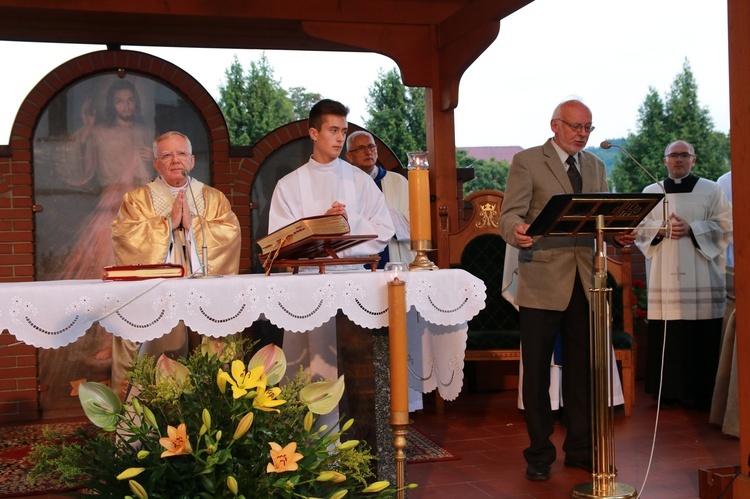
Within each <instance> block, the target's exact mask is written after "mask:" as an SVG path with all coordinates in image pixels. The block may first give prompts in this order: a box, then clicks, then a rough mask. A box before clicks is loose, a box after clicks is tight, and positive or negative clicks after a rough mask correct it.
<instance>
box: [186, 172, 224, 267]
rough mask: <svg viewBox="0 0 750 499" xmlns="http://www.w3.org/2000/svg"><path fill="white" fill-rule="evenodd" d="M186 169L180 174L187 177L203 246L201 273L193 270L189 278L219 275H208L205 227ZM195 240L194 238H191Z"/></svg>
mask: <svg viewBox="0 0 750 499" xmlns="http://www.w3.org/2000/svg"><path fill="white" fill-rule="evenodd" d="M188 173H189V172H188V170H187V169H184V168H183V170H182V176H183V177H185V178H186V179H187V184H188V190H189V191H190V197H191V198H193V206H195V211H196V213H195V216H196V217H198V225H200V228H201V237H202V238H203V246H202V247H201V256H203V274H196V273H195V272H193V273H192V274H191V275H190V277H191V278H200V277H221V275H208V246H207V245H206V228H205V227H204V226H203V220H201V217H200V215H199V214H198V203H197V202H196V200H195V194H194V193H193V186H192V185H191V183H190V177H188ZM193 240H195V238H193Z"/></svg>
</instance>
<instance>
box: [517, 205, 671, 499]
mask: <svg viewBox="0 0 750 499" xmlns="http://www.w3.org/2000/svg"><path fill="white" fill-rule="evenodd" d="M663 197H664V195H663V194H645V193H643V194H609V193H586V194H558V195H556V196H553V197H552V198H551V199H550V200H549V202H548V203H547V204H546V205H545V207H544V209H543V210H542V212H541V213H540V214H539V216H538V217H537V218H536V219H535V220H534V222H533V223H532V224H531V226H530V227H529V229H528V230H527V231H526V235H529V236H545V237H554V236H568V237H594V238H595V252H594V287H593V288H591V289H589V294H590V297H591V299H590V301H589V311H590V312H589V323H590V326H591V327H590V330H591V394H592V402H591V421H592V443H593V447H592V453H593V456H592V457H593V459H592V463H593V467H592V473H591V476H592V481H591V482H590V483H589V482H587V483H581V484H578V485H576V486H575V487H573V489H572V490H571V492H570V497H573V498H623V499H624V498H631V497H636V496H637V492H636V490H635V489H634V488H633V487H631V486H630V485H625V484H622V483H617V482H615V477H616V476H617V468H616V467H615V445H614V443H615V439H614V410H613V407H612V404H611V403H610V398H611V394H612V391H613V388H612V381H613V366H612V353H611V352H612V312H611V311H612V288H608V287H607V268H606V261H607V259H606V255H605V250H604V233H605V231H606V232H623V231H627V230H630V229H634V228H635V227H636V226H637V225H638V224H639V223H640V222H641V220H643V217H645V216H646V215H647V214H648V213H649V212H650V211H651V210H652V209H653V208H654V206H655V205H656V204H657V203H658V202H659V201H660V200H661V199H662V198H663Z"/></svg>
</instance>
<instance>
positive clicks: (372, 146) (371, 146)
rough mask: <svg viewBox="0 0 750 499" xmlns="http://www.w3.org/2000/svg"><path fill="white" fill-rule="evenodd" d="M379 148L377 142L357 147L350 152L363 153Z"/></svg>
mask: <svg viewBox="0 0 750 499" xmlns="http://www.w3.org/2000/svg"><path fill="white" fill-rule="evenodd" d="M377 150H378V146H376V145H375V144H367V145H366V146H359V147H356V148H354V149H352V150H351V151H349V152H350V153H352V154H362V153H363V152H365V151H369V152H375V151H377Z"/></svg>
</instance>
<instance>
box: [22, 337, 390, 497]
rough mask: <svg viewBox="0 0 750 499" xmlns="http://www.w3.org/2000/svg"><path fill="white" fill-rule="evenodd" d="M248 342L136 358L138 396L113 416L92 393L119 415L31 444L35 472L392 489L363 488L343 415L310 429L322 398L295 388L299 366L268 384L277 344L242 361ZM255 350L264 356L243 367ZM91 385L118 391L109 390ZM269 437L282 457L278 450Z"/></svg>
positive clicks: (80, 482)
mask: <svg viewBox="0 0 750 499" xmlns="http://www.w3.org/2000/svg"><path fill="white" fill-rule="evenodd" d="M251 346H252V345H251V344H250V343H248V342H246V341H244V340H242V339H237V338H234V339H230V340H228V342H227V343H226V344H225V346H224V348H223V349H216V348H214V347H209V348H203V347H202V348H201V350H200V351H198V352H195V353H194V354H193V355H191V357H190V359H188V360H187V361H185V363H184V364H180V363H177V362H174V361H169V360H164V358H162V359H160V360H159V361H158V362H156V363H155V361H154V359H152V358H146V359H139V360H137V361H136V364H135V367H134V369H133V370H132V371H131V372H130V373H129V377H130V380H131V382H132V385H133V387H135V388H137V395H136V396H135V397H133V398H131V399H130V400H129V401H128V402H127V403H126V404H124V406H123V407H122V408H121V409H118V412H116V413H115V412H113V411H111V410H110V411H108V410H107V409H106V407H107V406H106V405H105V404H102V403H98V402H97V407H99V409H100V411H101V412H105V413H106V412H109V414H115V415H116V416H117V418H118V419H119V424H118V425H117V427H116V428H112V429H111V430H112V431H109V430H107V429H106V428H105V429H104V430H103V431H100V432H96V433H93V434H84V433H80V441H78V442H73V443H66V442H64V441H63V440H62V439H59V438H58V439H57V440H53V443H52V444H49V445H47V444H45V445H37V446H35V448H34V449H33V451H32V454H31V456H30V458H29V459H30V460H31V461H32V462H34V463H36V464H35V466H34V468H33V469H32V471H31V475H32V476H33V477H41V476H46V475H48V474H50V473H51V472H62V476H61V478H60V481H61V482H62V483H66V484H68V485H77V486H83V487H86V488H88V489H90V490H91V491H93V492H94V493H96V494H98V495H100V496H101V497H126V496H130V497H138V498H142V497H146V496H147V497H149V498H170V499H172V498H178V499H181V498H186V499H187V498H196V497H201V498H230V497H236V498H251V497H252V498H254V497H259V498H265V497H278V498H288V499H292V498H296V497H321V498H322V497H331V496H332V495H334V494H337V493H338V494H340V495H339V497H342V496H343V495H346V496H347V497H362V496H366V497H392V496H393V494H394V493H395V490H394V488H393V487H391V486H390V485H388V484H387V482H386V483H382V482H375V485H376V488H377V489H378V491H377V492H367V493H363V491H364V490H365V489H366V487H368V482H370V481H372V479H373V472H372V470H371V465H372V460H373V459H374V457H373V456H372V455H371V452H370V449H369V448H367V446H366V445H364V444H361V443H357V442H356V441H350V442H348V443H347V444H344V445H343V446H342V444H341V441H342V440H341V437H342V434H343V433H344V432H345V431H346V430H347V429H348V428H349V427H350V426H351V422H347V423H346V424H344V425H343V426H342V429H341V431H338V430H337V431H338V432H334V429H335V428H326V427H325V426H323V427H320V428H316V425H315V417H316V416H314V414H313V412H314V410H313V409H312V408H313V406H314V405H315V404H316V403H318V402H317V401H315V402H312V401H311V402H307V403H305V402H303V399H302V398H301V396H300V394H301V392H302V391H303V388H305V389H306V387H307V386H308V385H309V384H310V380H309V377H307V376H306V375H305V374H304V372H303V371H302V370H300V372H298V373H297V375H296V377H295V378H294V379H293V380H291V381H289V382H288V383H287V384H285V385H284V387H283V388H278V387H270V386H268V385H266V381H267V379H268V378H267V377H266V373H269V372H271V370H272V368H273V367H274V366H276V365H279V363H282V362H283V365H286V361H285V359H283V352H281V350H280V349H278V348H275V347H273V346H269V347H266V349H264V350H261V352H258V354H256V356H254V357H253V359H251V363H250V364H246V363H245V360H246V359H247V358H248V357H249V356H250V348H251ZM268 348H271V349H274V350H273V351H274V352H276V353H275V354H274V357H273V358H271V356H269V355H268V350H267V349H268ZM227 352H230V353H231V354H229V355H228V354H227ZM263 356H265V358H266V359H269V358H270V359H271V360H270V361H268V362H266V363H264V362H263V361H261V363H260V365H259V366H257V367H253V368H250V365H253V362H254V361H255V360H256V359H258V358H262V357H263ZM232 359H234V360H232ZM230 365H231V368H230ZM323 384H325V383H323ZM318 386H319V384H318ZM230 388H231V389H230ZM239 388H242V390H239ZM245 389H246V390H245ZM89 392H90V393H92V394H93V395H92V396H97V397H101V400H104V399H106V398H108V397H109V396H114V397H116V395H115V394H114V392H112V391H111V390H109V392H111V393H108V392H107V393H104V394H102V391H101V390H96V391H93V390H89ZM269 394H271V395H270V396H269ZM261 400H262V401H265V402H259V401H261ZM91 402H92V399H88V400H86V401H84V400H82V403H87V404H90V403H91ZM110 407H111V405H110ZM248 421H249V422H248ZM183 425H184V426H183ZM186 442H187V443H186ZM271 443H274V445H276V444H278V445H277V447H278V449H277V450H279V451H281V453H282V454H283V455H285V456H286V459H284V458H281V459H278V460H277V459H275V458H274V455H273V454H272V452H271V449H272V448H273V445H271ZM295 444H296V449H292V446H293V445H295ZM339 446H342V448H339ZM166 450H169V451H171V453H170V454H166V455H165V451H166ZM295 463H296V464H295ZM290 464H291V465H292V466H289V465H290ZM371 485H373V484H371ZM381 488H382V490H380V489H381Z"/></svg>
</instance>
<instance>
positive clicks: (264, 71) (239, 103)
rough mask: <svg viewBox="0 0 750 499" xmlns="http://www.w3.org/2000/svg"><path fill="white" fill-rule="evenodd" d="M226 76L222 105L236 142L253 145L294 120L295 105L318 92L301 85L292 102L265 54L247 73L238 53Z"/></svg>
mask: <svg viewBox="0 0 750 499" xmlns="http://www.w3.org/2000/svg"><path fill="white" fill-rule="evenodd" d="M224 75H225V77H226V82H225V84H222V85H219V94H220V98H219V107H220V108H221V110H222V112H223V113H224V118H225V119H226V121H227V127H228V129H229V136H230V139H231V141H232V144H234V145H246V146H247V145H253V144H255V142H257V141H258V140H259V139H260V138H262V137H263V136H264V135H266V134H267V133H268V132H271V131H272V130H275V129H276V128H278V127H280V126H282V125H285V124H287V123H289V122H291V121H294V120H295V118H296V115H295V109H294V105H295V104H297V103H301V102H303V101H304V99H305V98H308V97H311V96H313V95H317V94H306V93H305V92H304V89H301V88H298V89H296V92H297V93H296V94H295V95H296V97H295V98H296V99H298V100H297V101H295V102H293V101H292V100H291V99H290V98H289V96H288V94H287V91H286V90H284V89H283V88H282V87H281V83H280V82H279V81H277V80H275V79H274V74H273V68H272V67H271V66H270V64H269V63H268V58H267V57H266V55H265V53H264V54H263V55H262V56H261V58H260V60H259V61H258V62H255V61H251V62H250V69H249V70H248V71H247V74H245V71H244V69H243V67H242V65H241V64H240V62H239V60H238V59H237V57H236V56H235V58H234V62H233V63H232V65H231V66H230V67H229V69H227V70H226V71H225V72H224ZM299 99H302V100H299Z"/></svg>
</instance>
